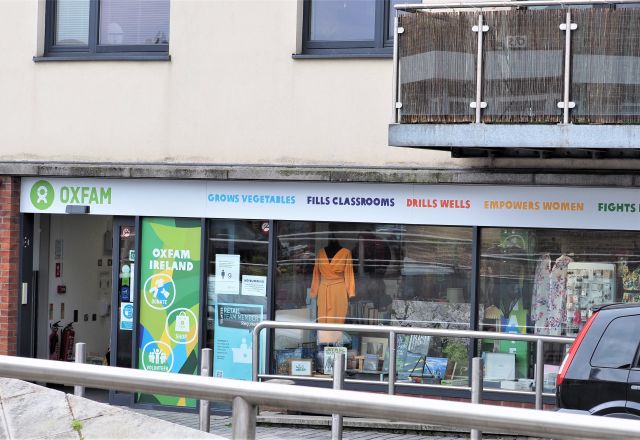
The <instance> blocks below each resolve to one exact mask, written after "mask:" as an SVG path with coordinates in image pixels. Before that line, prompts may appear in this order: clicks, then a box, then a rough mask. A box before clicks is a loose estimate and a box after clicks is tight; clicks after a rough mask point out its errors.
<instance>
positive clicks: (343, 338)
mask: <svg viewBox="0 0 640 440" xmlns="http://www.w3.org/2000/svg"><path fill="white" fill-rule="evenodd" d="M276 264H277V268H276V273H275V290H276V292H275V304H276V319H277V320H280V321H296V322H319V323H349V324H374V325H395V326H406V327H436V328H456V329H468V328H469V322H470V313H469V311H470V305H469V299H468V292H469V284H470V270H471V229H470V228H459V227H434V226H412V225H391V224H370V223H327V222H288V221H287V222H279V223H278V229H277V263H276ZM387 341H388V339H387V335H386V334H381V333H371V334H368V333H353V332H352V333H346V332H327V331H318V332H315V331H303V330H299V331H297V330H277V331H276V332H275V340H274V350H273V353H272V356H273V359H272V360H273V362H272V365H273V367H272V373H274V374H291V375H300V376H322V375H329V374H331V373H332V371H333V369H332V365H333V364H332V359H333V357H334V356H335V355H336V354H337V353H343V354H346V357H347V364H346V365H347V377H350V378H355V379H370V380H386V377H385V373H386V372H387V371H388V342H387ZM397 344H398V351H397V371H398V380H401V381H402V380H404V381H413V382H420V383H456V381H460V382H461V383H463V384H464V385H466V384H467V365H468V364H467V347H468V341H467V340H460V339H454V338H428V337H418V336H415V335H413V336H412V335H411V334H410V332H409V334H407V335H398V339H397Z"/></svg>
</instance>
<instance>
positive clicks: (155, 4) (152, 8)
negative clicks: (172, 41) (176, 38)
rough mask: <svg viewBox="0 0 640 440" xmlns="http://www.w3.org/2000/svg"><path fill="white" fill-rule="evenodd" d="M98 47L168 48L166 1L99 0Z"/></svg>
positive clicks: (167, 9)
mask: <svg viewBox="0 0 640 440" xmlns="http://www.w3.org/2000/svg"><path fill="white" fill-rule="evenodd" d="M100 44H102V45H153V44H169V0H101V1H100Z"/></svg>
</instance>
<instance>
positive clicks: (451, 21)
mask: <svg viewBox="0 0 640 440" xmlns="http://www.w3.org/2000/svg"><path fill="white" fill-rule="evenodd" d="M475 16H476V14H474V13H412V14H407V15H402V16H400V17H399V20H400V21H399V23H400V26H402V27H403V28H404V33H402V34H399V35H398V38H399V39H398V45H399V46H398V51H399V52H398V55H399V59H400V87H401V88H400V91H401V96H400V101H401V102H402V109H401V117H400V122H402V123H429V122H437V123H451V122H472V121H473V115H474V110H473V109H472V108H470V107H469V104H470V103H471V101H474V100H475V77H476V38H477V37H476V34H474V33H473V32H471V27H472V26H473V22H474V21H475Z"/></svg>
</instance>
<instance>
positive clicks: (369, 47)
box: [302, 0, 394, 56]
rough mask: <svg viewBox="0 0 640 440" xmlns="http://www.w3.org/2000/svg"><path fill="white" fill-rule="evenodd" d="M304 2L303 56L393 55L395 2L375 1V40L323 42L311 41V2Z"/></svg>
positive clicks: (388, 0) (389, 0)
mask: <svg viewBox="0 0 640 440" xmlns="http://www.w3.org/2000/svg"><path fill="white" fill-rule="evenodd" d="M312 1H314V0H304V2H303V17H302V18H303V20H302V55H336V56H340V55H380V56H391V55H392V53H393V35H392V34H393V31H392V32H389V22H390V21H392V20H393V17H394V15H393V7H392V1H393V0H375V20H374V38H373V40H357V41H344V40H342V41H339V40H337V41H327V40H325V41H321V40H316V41H312V40H311V2H312Z"/></svg>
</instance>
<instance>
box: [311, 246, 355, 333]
mask: <svg viewBox="0 0 640 440" xmlns="http://www.w3.org/2000/svg"><path fill="white" fill-rule="evenodd" d="M310 295H311V298H317V303H318V322H320V323H330V324H343V323H344V321H345V318H346V316H347V311H348V309H349V298H353V297H354V296H355V295H356V289H355V280H354V277H353V263H352V259H351V252H350V251H349V250H348V249H346V248H342V249H340V250H339V251H338V252H337V253H336V254H335V255H334V256H333V258H332V259H331V260H329V257H327V253H326V252H325V250H324V248H323V249H320V251H319V252H318V255H317V257H316V263H315V266H314V268H313V280H312V281H311V292H310ZM320 333H322V334H320ZM339 336H340V332H337V333H336V332H319V335H318V337H319V339H320V342H335V341H336V340H337V339H338V337H339Z"/></svg>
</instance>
